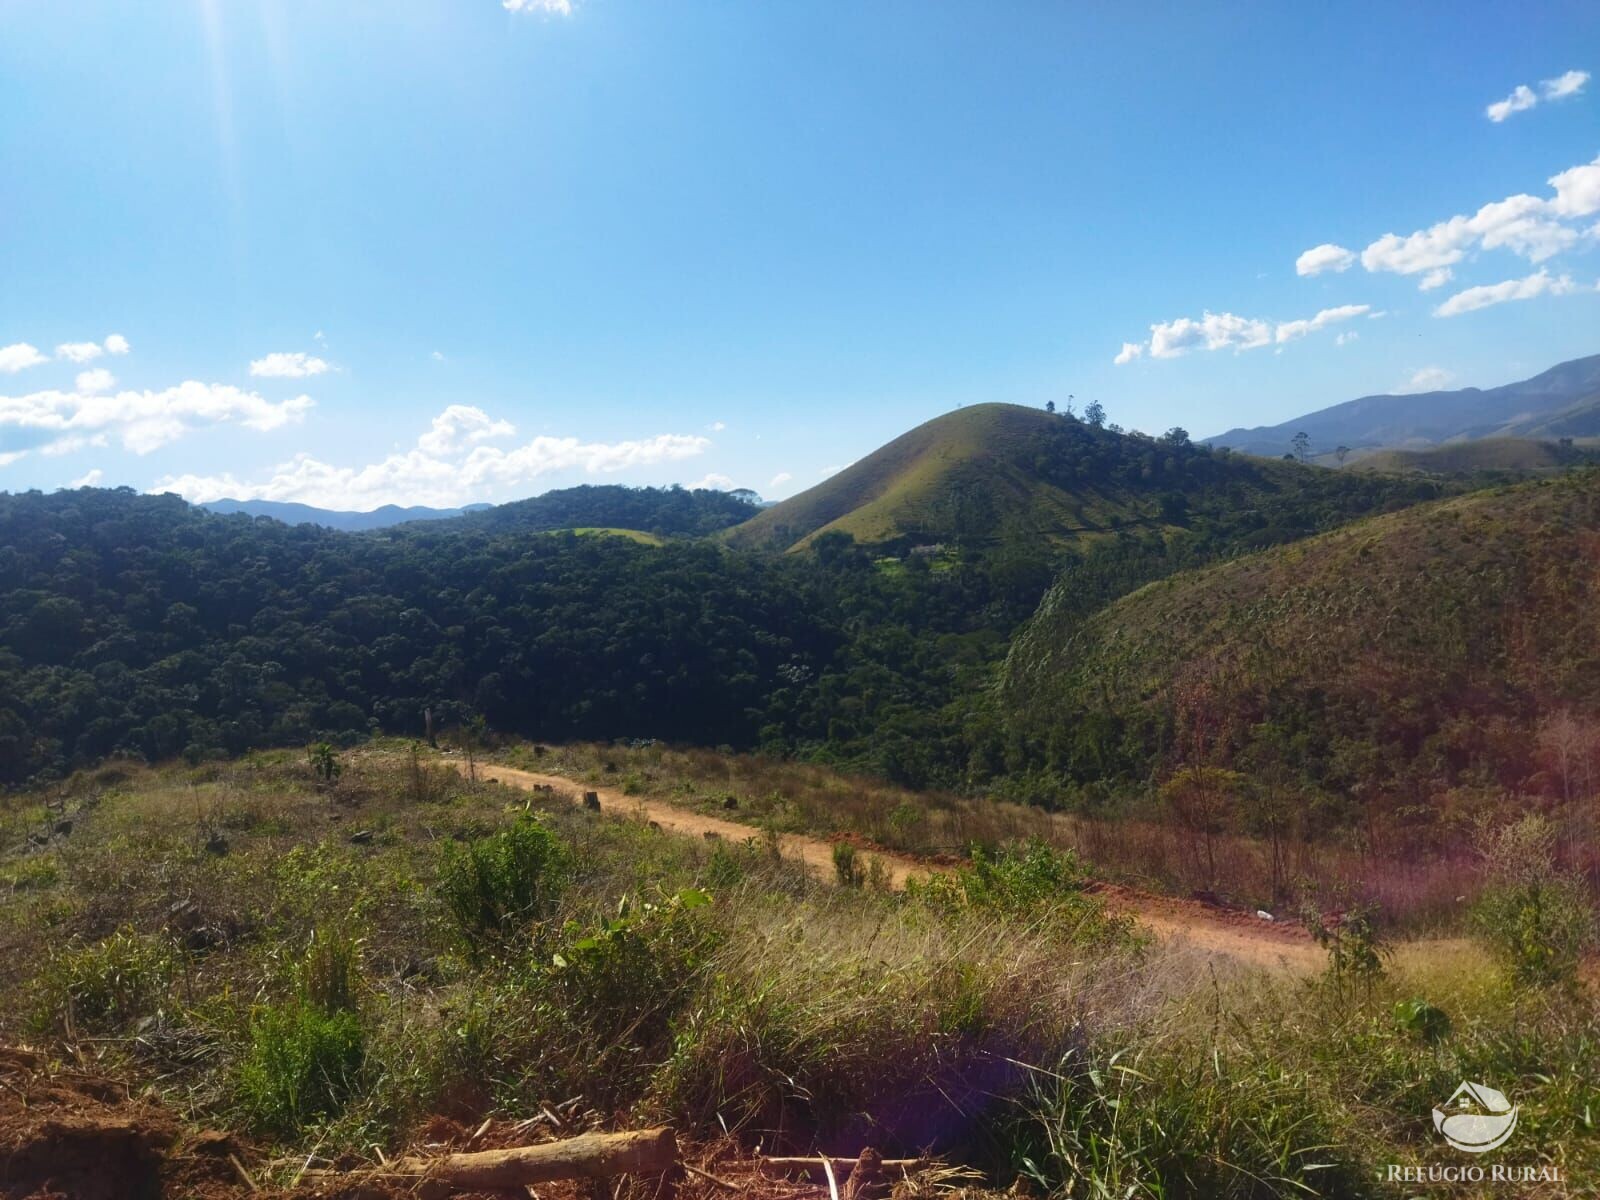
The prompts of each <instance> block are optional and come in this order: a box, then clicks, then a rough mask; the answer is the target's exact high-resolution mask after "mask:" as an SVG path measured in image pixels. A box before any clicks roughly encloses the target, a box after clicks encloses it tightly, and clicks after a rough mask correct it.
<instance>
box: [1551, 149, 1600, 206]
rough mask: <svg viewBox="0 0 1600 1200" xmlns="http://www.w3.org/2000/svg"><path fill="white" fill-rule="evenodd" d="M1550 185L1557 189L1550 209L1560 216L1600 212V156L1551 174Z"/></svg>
mask: <svg viewBox="0 0 1600 1200" xmlns="http://www.w3.org/2000/svg"><path fill="white" fill-rule="evenodd" d="M1550 186H1551V187H1553V188H1555V190H1556V195H1555V199H1554V200H1552V201H1550V209H1551V211H1552V212H1555V213H1556V214H1558V215H1559V216H1563V217H1587V216H1589V215H1590V214H1592V213H1597V212H1600V156H1597V157H1596V158H1595V160H1594V161H1593V162H1591V163H1584V164H1583V165H1582V166H1577V167H1568V168H1567V169H1566V170H1565V171H1562V172H1561V173H1560V174H1559V175H1552V176H1550Z"/></svg>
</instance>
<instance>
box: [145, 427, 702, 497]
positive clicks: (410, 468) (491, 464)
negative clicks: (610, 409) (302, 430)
mask: <svg viewBox="0 0 1600 1200" xmlns="http://www.w3.org/2000/svg"><path fill="white" fill-rule="evenodd" d="M474 435H478V436H474ZM509 436H511V426H510V424H509V423H508V422H505V421H497V420H494V419H493V418H491V417H489V416H488V415H487V414H486V413H483V412H482V411H481V410H479V409H475V408H468V407H466V406H462V405H456V406H452V407H451V408H449V409H446V410H445V412H443V413H441V414H440V415H439V416H438V417H436V418H434V421H433V423H432V425H431V426H430V428H429V430H428V432H426V433H424V434H423V435H422V436H421V437H420V438H418V439H417V444H416V446H415V447H413V448H412V449H410V450H407V451H404V452H401V453H396V454H391V455H389V456H388V457H387V458H385V459H383V460H382V461H380V462H375V463H370V464H368V465H365V466H354V467H347V466H338V465H336V464H332V463H327V462H323V461H320V460H318V459H316V458H313V457H312V456H311V455H309V454H300V455H297V456H296V457H295V458H294V459H292V460H290V461H289V462H286V463H283V464H281V465H279V466H278V467H276V468H274V470H273V472H272V474H271V475H270V476H269V477H268V478H266V479H264V480H259V481H255V482H248V481H242V480H240V479H238V478H236V477H235V476H233V475H231V474H222V475H209V476H201V475H181V476H168V477H166V478H164V479H162V480H160V481H159V482H158V483H157V484H156V490H158V491H173V492H178V493H179V494H181V495H183V496H185V497H187V498H188V499H189V500H191V501H194V502H195V503H205V502H206V501H210V500H220V499H222V498H224V497H233V498H236V499H241V500H295V501H299V502H300V503H302V504H313V505H317V506H318V507H322V508H337V509H359V510H367V509H372V508H377V507H378V506H379V505H383V504H427V505H433V506H435V507H451V506H455V505H459V504H464V503H468V502H470V501H473V500H481V499H483V498H484V496H485V495H486V494H487V493H488V492H489V491H490V490H492V489H495V488H520V487H525V486H526V485H528V484H529V483H531V482H533V481H534V480H535V479H538V478H539V477H540V476H543V475H547V474H549V473H551V472H555V471H565V470H581V471H585V472H588V473H590V474H610V473H614V472H617V471H625V470H628V469H630V468H634V467H641V466H651V465H655V464H658V463H664V462H677V461H680V460H683V459H687V458H693V457H695V456H696V455H699V454H702V453H704V452H705V451H706V450H707V449H709V448H710V446H711V443H710V441H709V440H708V439H706V438H703V437H696V436H689V435H685V434H670V433H668V434H659V435H657V436H656V437H653V438H644V439H639V440H630V441H623V442H610V443H607V442H580V441H579V440H578V439H577V438H572V437H567V438H557V437H537V438H534V439H533V440H532V441H530V442H528V443H526V444H524V445H521V446H516V447H513V448H511V449H503V448H501V447H499V446H492V445H488V444H486V443H487V442H488V441H489V440H493V439H496V438H503V437H509Z"/></svg>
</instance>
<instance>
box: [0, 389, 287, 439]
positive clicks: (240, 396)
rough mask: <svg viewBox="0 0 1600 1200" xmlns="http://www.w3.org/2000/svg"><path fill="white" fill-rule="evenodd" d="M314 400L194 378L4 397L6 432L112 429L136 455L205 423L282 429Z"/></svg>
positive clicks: (0, 399)
mask: <svg viewBox="0 0 1600 1200" xmlns="http://www.w3.org/2000/svg"><path fill="white" fill-rule="evenodd" d="M85 374H87V375H94V374H95V372H85ZM91 382H93V381H91ZM312 403H313V402H312V400H311V397H309V396H297V397H295V398H294V399H292V400H283V401H279V402H273V401H269V400H266V399H263V398H262V397H261V396H259V395H257V394H256V393H254V392H247V391H243V390H241V389H240V388H236V387H230V386H226V385H223V384H215V383H197V382H195V381H193V380H189V381H187V382H185V383H180V384H178V385H177V386H176V387H170V388H166V389H164V390H162V391H154V392H153V391H121V392H116V393H114V394H107V395H102V394H98V393H90V392H85V391H81V390H80V391H72V392H64V391H54V390H52V391H42V392H32V393H29V394H28V395H25V396H0V432H8V431H15V433H17V434H21V435H24V436H27V435H32V436H35V437H38V438H40V439H51V440H52V442H53V444H55V445H58V446H59V445H70V444H71V443H68V442H65V441H64V439H69V438H74V437H89V436H93V435H96V434H101V433H106V434H112V435H114V436H116V437H117V438H118V439H119V440H120V441H121V443H122V445H123V446H124V447H125V448H126V449H128V450H131V451H133V452H134V453H135V454H148V453H149V452H150V451H152V450H155V449H157V448H158V447H161V446H164V445H166V444H167V443H168V442H171V441H175V440H176V439H178V438H180V437H182V436H183V435H184V434H185V433H188V432H189V431H190V430H191V429H193V428H195V427H196V426H199V425H217V424H229V423H232V424H239V425H243V426H244V427H245V428H247V429H253V430H258V431H266V430H272V429H278V428H280V427H282V426H284V425H288V424H291V423H293V422H296V421H299V420H301V419H303V418H304V416H305V414H306V412H307V411H308V410H309V409H310V408H311V407H312Z"/></svg>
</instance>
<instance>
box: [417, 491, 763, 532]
mask: <svg viewBox="0 0 1600 1200" xmlns="http://www.w3.org/2000/svg"><path fill="white" fill-rule="evenodd" d="M753 511H755V505H754V503H753V502H752V501H751V499H749V498H748V497H747V496H745V495H742V494H740V493H736V492H719V491H713V490H710V489H705V488H702V489H697V490H693V491H691V490H690V489H688V488H682V487H676V486H674V487H669V488H652V487H624V486H621V485H619V484H601V485H594V484H582V485H580V486H578V487H570V488H561V489H559V490H557V491H553V492H546V493H544V495H542V496H530V497H529V498H528V499H526V500H513V501H511V502H510V503H508V504H496V505H493V506H492V507H485V508H482V509H480V510H479V511H476V512H468V513H464V514H463V515H461V516H458V517H453V518H450V519H448V520H445V521H440V522H432V523H430V525H431V527H432V528H433V529H435V530H437V531H441V532H445V533H454V532H457V531H462V530H465V531H470V532H475V533H492V534H499V533H548V532H552V531H555V530H558V529H576V530H579V531H584V530H632V531H636V532H638V533H641V534H648V535H651V536H653V537H655V538H663V537H703V536H705V535H707V534H711V533H716V532H717V531H718V530H721V529H726V528H728V527H729V526H730V525H737V524H738V523H739V522H741V521H743V520H745V519H746V518H748V517H749V516H750V514H751V513H752V512H753Z"/></svg>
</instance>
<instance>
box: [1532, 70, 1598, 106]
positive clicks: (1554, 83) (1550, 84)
mask: <svg viewBox="0 0 1600 1200" xmlns="http://www.w3.org/2000/svg"><path fill="white" fill-rule="evenodd" d="M1588 82H1589V72H1587V71H1567V72H1564V73H1563V74H1560V75H1557V76H1556V77H1555V78H1554V79H1546V80H1545V81H1544V82H1543V83H1541V84H1540V85H1539V90H1540V91H1541V92H1543V93H1544V98H1545V99H1546V100H1565V99H1566V98H1567V97H1568V96H1576V95H1577V94H1578V93H1579V92H1581V91H1583V85H1584V84H1586V83H1588Z"/></svg>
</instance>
